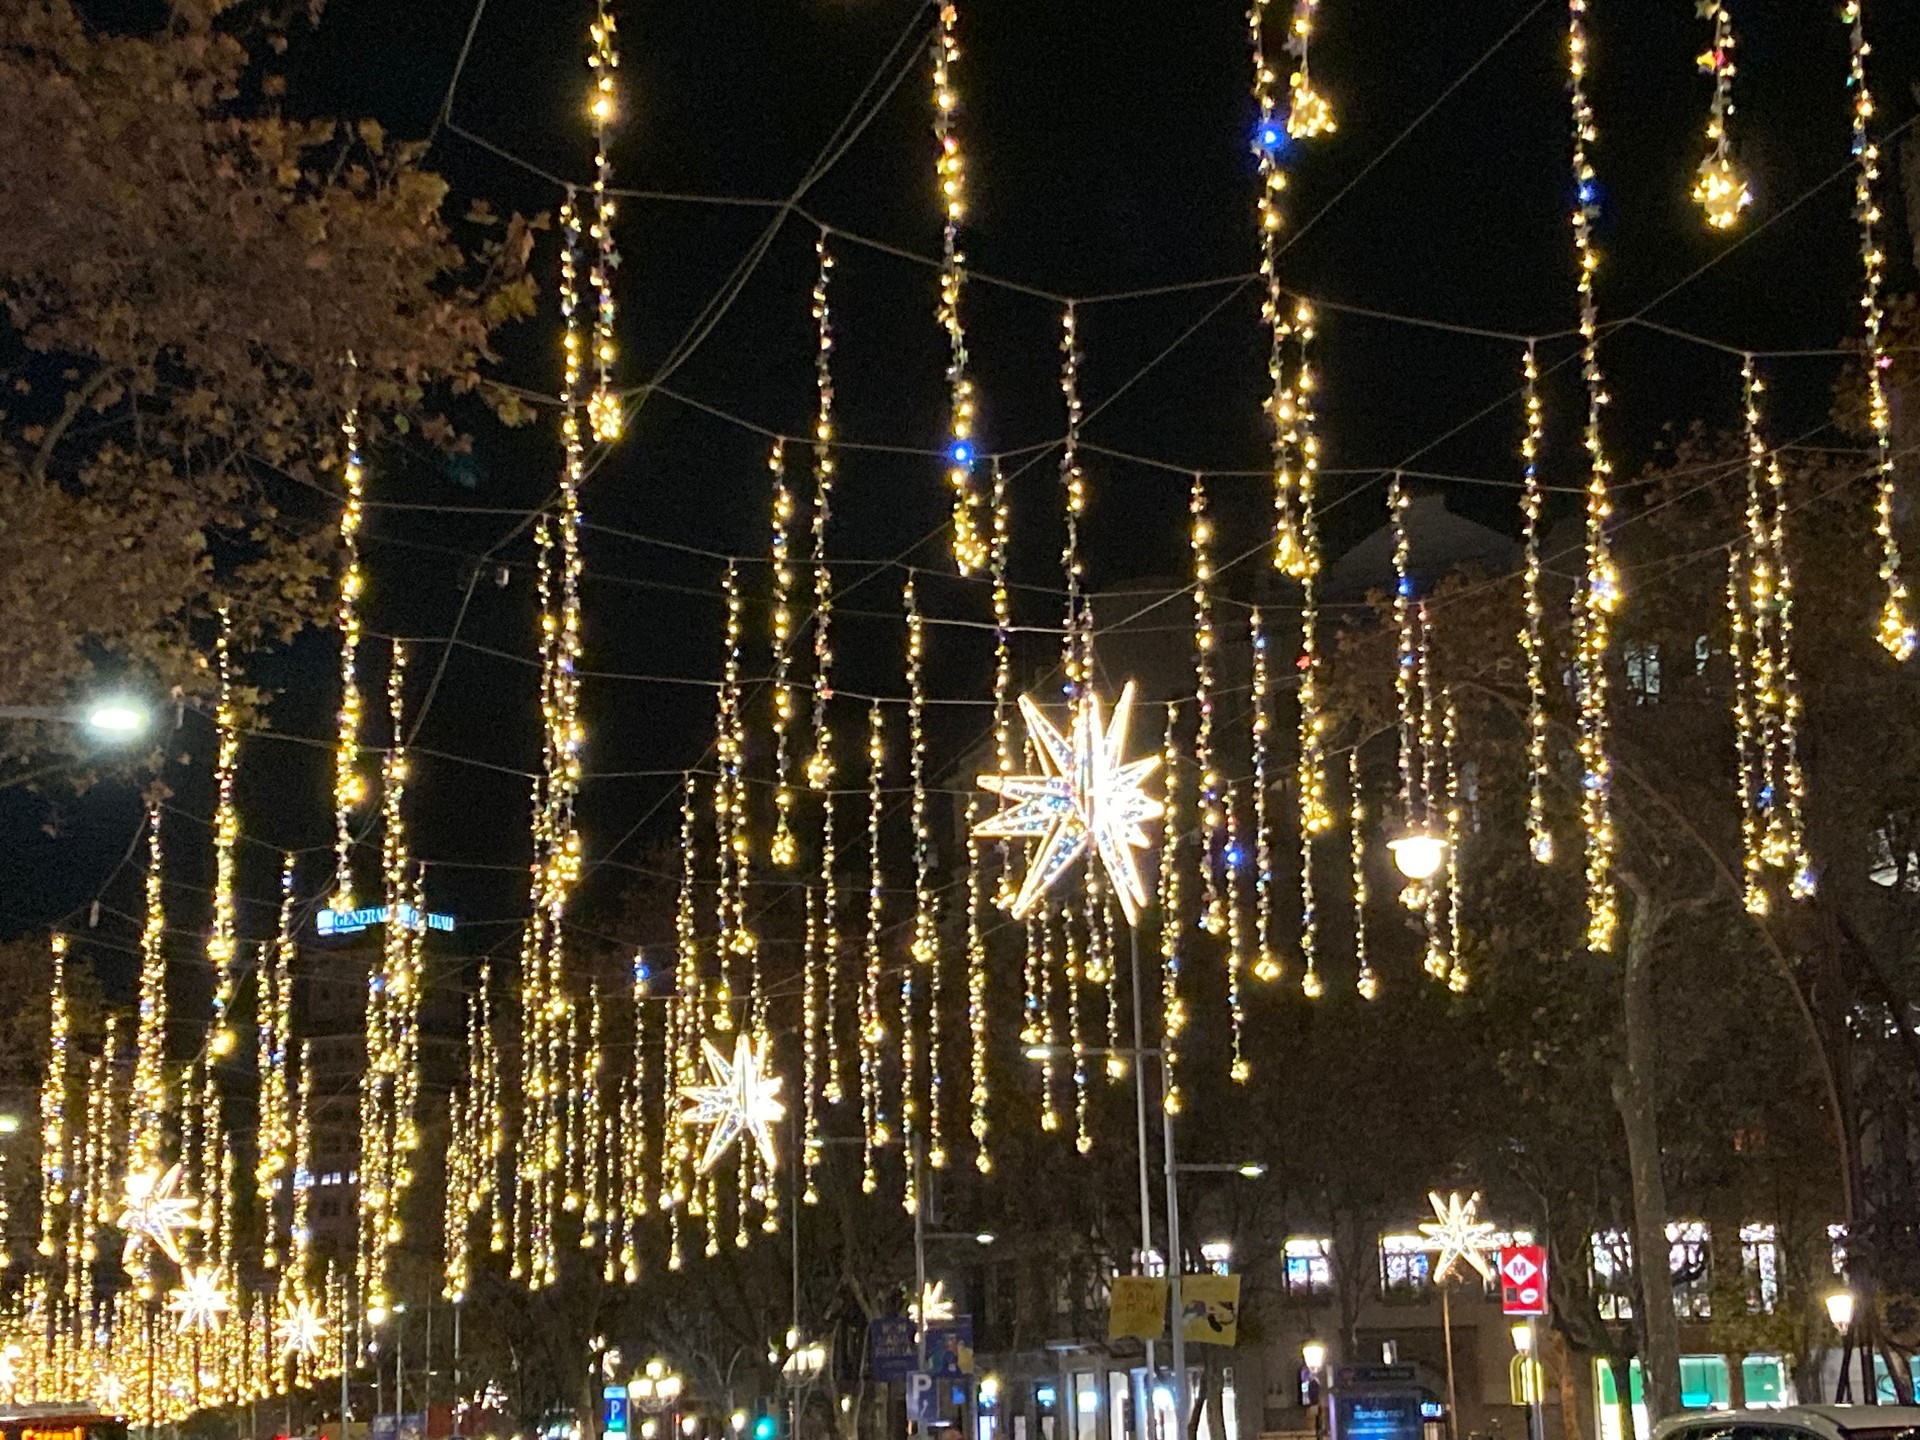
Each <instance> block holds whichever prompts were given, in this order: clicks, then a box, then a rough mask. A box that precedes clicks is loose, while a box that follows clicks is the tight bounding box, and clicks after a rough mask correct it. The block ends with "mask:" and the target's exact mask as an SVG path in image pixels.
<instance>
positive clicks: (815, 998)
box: [799, 886, 833, 1205]
mask: <svg viewBox="0 0 1920 1440" xmlns="http://www.w3.org/2000/svg"><path fill="white" fill-rule="evenodd" d="M804 954H805V957H806V958H805V959H804V961H803V962H802V965H801V976H800V1056H801V1069H800V1103H801V1123H802V1125H803V1127H804V1133H803V1134H802V1137H801V1144H800V1155H799V1161H800V1183H801V1187H802V1189H801V1197H800V1198H801V1201H802V1203H804V1204H807V1205H815V1204H818V1203H819V1200H820V1192H819V1189H818V1188H817V1186H816V1185H815V1183H814V1168H815V1166H816V1165H817V1164H818V1162H819V1159H820V1032H821V1028H822V1019H821V1005H820V988H821V984H820V982H821V975H820V971H821V959H820V897H819V896H818V895H817V894H815V892H814V890H813V888H812V887H811V886H809V887H808V888H807V895H806V947H805V950H804ZM832 1044H833V1038H832V1036H831V1035H829V1036H828V1037H827V1045H828V1048H829V1049H831V1048H832Z"/></svg>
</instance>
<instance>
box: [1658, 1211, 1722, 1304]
mask: <svg viewBox="0 0 1920 1440" xmlns="http://www.w3.org/2000/svg"><path fill="white" fill-rule="evenodd" d="M1711 1249H1712V1247H1711V1245H1710V1244H1709V1241H1708V1235H1707V1226H1706V1222H1704V1221H1701V1220H1676V1221H1673V1222H1672V1223H1670V1224H1669V1225H1668V1226H1667V1268H1668V1269H1669V1270H1670V1271H1671V1272H1672V1274H1673V1311H1674V1314H1676V1315H1678V1316H1679V1317H1680V1318H1681V1319H1682V1320H1706V1319H1708V1318H1710V1317H1711V1316H1712V1314H1713V1299H1712V1294H1711V1290H1712V1285H1713V1263H1712V1256H1711V1254H1710V1251H1711Z"/></svg>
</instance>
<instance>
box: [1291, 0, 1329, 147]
mask: <svg viewBox="0 0 1920 1440" xmlns="http://www.w3.org/2000/svg"><path fill="white" fill-rule="evenodd" d="M1319 8H1320V0H1294V5H1293V29H1292V32H1291V33H1290V34H1289V35H1288V37H1287V49H1288V50H1289V51H1291V52H1292V53H1293V56H1294V58H1295V59H1296V60H1298V61H1299V62H1300V64H1299V68H1298V69H1296V70H1295V71H1294V72H1293V74H1292V75H1291V76H1290V77H1288V80H1287V88H1288V90H1290V91H1291V92H1292V101H1291V104H1290V105H1289V106H1288V109H1287V133H1288V134H1289V135H1291V136H1292V137H1293V138H1294V139H1296V140H1311V139H1313V138H1314V137H1315V136H1317V135H1331V134H1332V133H1333V132H1334V131H1335V130H1337V129H1339V128H1340V127H1339V126H1338V125H1337V124H1335V123H1334V118H1333V106H1332V105H1331V104H1330V103H1329V102H1328V100H1327V97H1326V96H1324V95H1322V94H1321V93H1320V92H1319V91H1318V90H1315V89H1314V88H1313V81H1312V78H1311V77H1310V76H1309V74H1308V72H1307V42H1308V41H1309V40H1311V39H1312V38H1313V18H1314V14H1315V12H1316V11H1318V10H1319Z"/></svg>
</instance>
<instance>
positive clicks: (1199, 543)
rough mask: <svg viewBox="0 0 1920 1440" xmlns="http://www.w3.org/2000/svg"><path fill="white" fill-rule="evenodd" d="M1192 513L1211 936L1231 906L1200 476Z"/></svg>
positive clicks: (1205, 889)
mask: <svg viewBox="0 0 1920 1440" xmlns="http://www.w3.org/2000/svg"><path fill="white" fill-rule="evenodd" d="M1187 510H1188V512H1189V513H1190V514H1191V515H1192V516H1193V528H1192V531H1191V540H1190V546H1191V549H1192V551H1193V690H1194V703H1195V704H1196V706H1197V707H1198V709H1199V711H1200V724H1199V729H1198V731H1197V732H1196V734H1195V736H1194V742H1193V763H1194V767H1195V769H1196V770H1197V771H1198V772H1199V776H1200V789H1199V807H1200V893H1201V909H1200V927H1201V928H1202V929H1203V930H1205V931H1206V932H1207V933H1208V934H1210V935H1222V934H1224V933H1225V932H1226V928H1227V912H1226V905H1225V903H1224V902H1223V900H1222V898H1221V895H1220V886H1219V882H1218V879H1217V877H1216V876H1215V874H1214V857H1215V854H1216V853H1217V851H1218V850H1219V848H1220V839H1221V836H1222V833H1223V832H1224V830H1225V827H1226V813H1225V809H1224V807H1223V805H1222V803H1221V799H1220V774H1219V772H1218V771H1217V770H1215V769H1214V763H1213V649H1214V634H1213V522H1212V520H1210V519H1209V518H1208V517H1207V489H1206V482H1205V481H1204V480H1203V479H1202V478H1201V477H1200V476H1199V475H1198V474H1196V475H1195V476H1194V477H1193V488H1192V490H1191V491H1190V492H1189V495H1188V500H1187Z"/></svg>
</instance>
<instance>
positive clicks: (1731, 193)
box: [1693, 0, 1753, 230]
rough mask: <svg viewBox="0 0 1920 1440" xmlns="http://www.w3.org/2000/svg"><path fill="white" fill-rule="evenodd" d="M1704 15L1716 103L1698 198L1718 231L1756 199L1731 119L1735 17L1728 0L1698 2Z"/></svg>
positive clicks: (1705, 62) (1704, 57)
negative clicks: (1730, 132) (1737, 157)
mask: <svg viewBox="0 0 1920 1440" xmlns="http://www.w3.org/2000/svg"><path fill="white" fill-rule="evenodd" d="M1699 10H1700V16H1701V18H1702V19H1704V20H1711V21H1712V22H1713V44H1712V45H1711V46H1709V47H1708V48H1707V49H1706V50H1705V51H1704V52H1702V54H1701V56H1700V59H1699V65H1700V69H1701V70H1702V72H1704V73H1705V74H1708V75H1711V76H1713V105H1712V108H1711V109H1710V110H1709V111H1708V112H1707V156H1706V158H1705V159H1704V160H1702V161H1701V162H1700V169H1699V170H1698V172H1696V175H1695V178H1694V182H1693V200H1694V203H1695V204H1696V205H1698V206H1699V207H1700V208H1701V209H1702V210H1704V211H1705V212H1706V215H1707V224H1709V225H1711V226H1712V227H1713V228H1714V229H1716V230H1727V229H1731V228H1732V227H1733V226H1734V225H1736V224H1737V223H1739V220H1740V212H1741V211H1742V210H1744V209H1746V208H1747V206H1749V205H1751V204H1752V203H1753V191H1752V190H1751V189H1749V188H1748V186H1747V180H1746V177H1745V176H1744V175H1742V174H1741V173H1740V168H1739V167H1738V166H1737V165H1735V164H1734V163H1733V152H1732V144H1731V142H1730V141H1729V139H1728V136H1727V120H1728V118H1729V117H1730V116H1732V114H1733V72H1734V64H1733V15H1732V13H1731V12H1730V11H1729V10H1728V8H1727V5H1726V0H1699Z"/></svg>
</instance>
